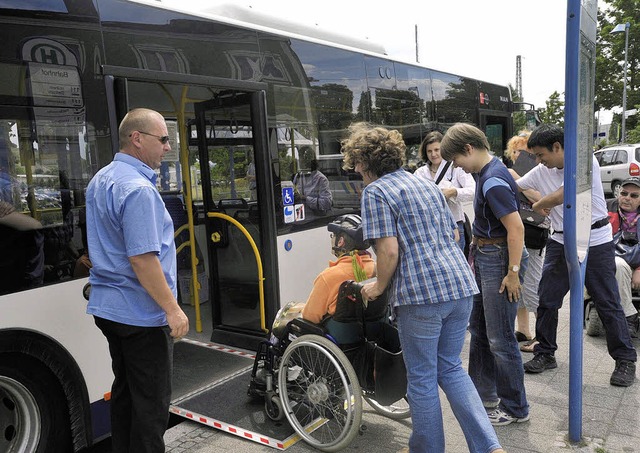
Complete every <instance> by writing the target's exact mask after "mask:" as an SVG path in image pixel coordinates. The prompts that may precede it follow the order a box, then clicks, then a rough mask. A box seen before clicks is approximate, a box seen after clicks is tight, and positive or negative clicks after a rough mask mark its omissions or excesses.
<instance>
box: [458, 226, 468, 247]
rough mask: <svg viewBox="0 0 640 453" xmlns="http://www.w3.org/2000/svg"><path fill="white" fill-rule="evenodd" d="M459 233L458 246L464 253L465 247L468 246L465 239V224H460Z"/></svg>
mask: <svg viewBox="0 0 640 453" xmlns="http://www.w3.org/2000/svg"><path fill="white" fill-rule="evenodd" d="M458 233H460V242H458V245H459V246H460V250H462V251H463V252H464V247H465V246H466V245H467V243H466V241H465V238H464V222H458Z"/></svg>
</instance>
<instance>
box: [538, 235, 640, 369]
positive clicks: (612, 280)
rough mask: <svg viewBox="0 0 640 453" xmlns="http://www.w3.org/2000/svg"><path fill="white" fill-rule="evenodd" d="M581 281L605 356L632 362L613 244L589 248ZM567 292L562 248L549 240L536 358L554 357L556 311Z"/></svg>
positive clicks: (565, 265) (541, 286) (634, 351)
mask: <svg viewBox="0 0 640 453" xmlns="http://www.w3.org/2000/svg"><path fill="white" fill-rule="evenodd" d="M584 281H585V286H586V287H587V291H589V295H590V296H591V297H592V298H593V303H594V305H595V307H596V311H597V312H598V316H600V319H601V320H602V324H603V325H604V330H605V332H606V337H607V349H608V350H609V355H610V356H611V357H613V359H614V360H630V361H632V362H635V361H636V350H635V349H634V347H633V345H632V344H631V338H630V337H629V328H628V327H627V321H626V319H625V316H624V312H623V311H622V306H621V305H620V294H619V293H618V284H617V283H616V262H615V245H614V244H613V242H607V243H606V244H602V245H595V246H593V247H589V254H588V257H587V268H586V271H585V279H584ZM567 291H569V273H568V270H567V262H566V261H565V256H564V246H563V245H562V244H560V243H558V242H556V241H554V240H551V239H550V240H549V241H548V242H547V255H546V256H545V259H544V266H543V267H542V279H541V280H540V287H539V289H538V293H539V295H540V305H539V306H538V312H537V318H536V338H537V339H538V341H539V342H540V343H539V344H537V345H536V347H535V349H534V352H535V353H536V354H539V353H546V354H554V353H555V351H556V349H558V345H557V344H556V335H557V331H558V310H559V309H560V307H562V300H563V299H564V296H565V294H566V293H567Z"/></svg>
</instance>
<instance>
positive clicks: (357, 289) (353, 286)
mask: <svg viewBox="0 0 640 453" xmlns="http://www.w3.org/2000/svg"><path fill="white" fill-rule="evenodd" d="M347 285H348V287H349V290H350V291H351V292H352V293H353V294H360V293H361V291H362V288H364V282H356V281H353V280H350V281H349V283H348V284H347ZM361 300H362V305H364V308H365V310H366V309H367V308H368V307H369V301H368V300H364V298H361Z"/></svg>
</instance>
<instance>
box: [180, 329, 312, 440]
mask: <svg viewBox="0 0 640 453" xmlns="http://www.w3.org/2000/svg"><path fill="white" fill-rule="evenodd" d="M253 360H254V356H253V354H252V353H249V352H246V351H240V350H238V349H233V348H229V347H226V346H223V345H219V344H215V343H201V342H197V341H193V340H187V339H183V340H181V341H179V342H176V343H175V345H174V373H173V386H174V388H173V394H172V401H171V408H170V411H171V413H173V414H176V415H179V416H181V417H184V418H187V419H189V420H193V421H195V422H198V423H202V424H203V425H207V426H210V427H212V428H216V429H219V430H222V431H225V432H227V433H230V434H233V435H236V436H239V437H242V438H244V439H248V440H251V441H254V442H257V443H259V444H261V445H266V446H269V447H273V448H276V449H278V450H285V449H286V448H288V447H290V446H291V445H293V444H295V443H296V442H297V441H298V440H299V439H300V438H299V436H298V435H297V434H296V433H295V431H294V430H293V428H291V426H290V425H289V423H288V422H287V420H286V419H285V420H282V421H280V422H274V421H273V420H271V419H270V418H269V417H267V414H266V413H265V411H264V400H263V399H252V398H250V397H249V396H248V395H247V388H248V386H249V380H250V376H251V369H252V367H253Z"/></svg>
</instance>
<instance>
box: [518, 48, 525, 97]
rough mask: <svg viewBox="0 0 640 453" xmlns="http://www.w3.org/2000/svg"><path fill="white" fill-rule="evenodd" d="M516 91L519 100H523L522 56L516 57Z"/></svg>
mask: <svg viewBox="0 0 640 453" xmlns="http://www.w3.org/2000/svg"><path fill="white" fill-rule="evenodd" d="M516 93H517V94H518V97H519V98H520V101H524V95H523V94H522V56H521V55H518V56H517V57H516Z"/></svg>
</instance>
